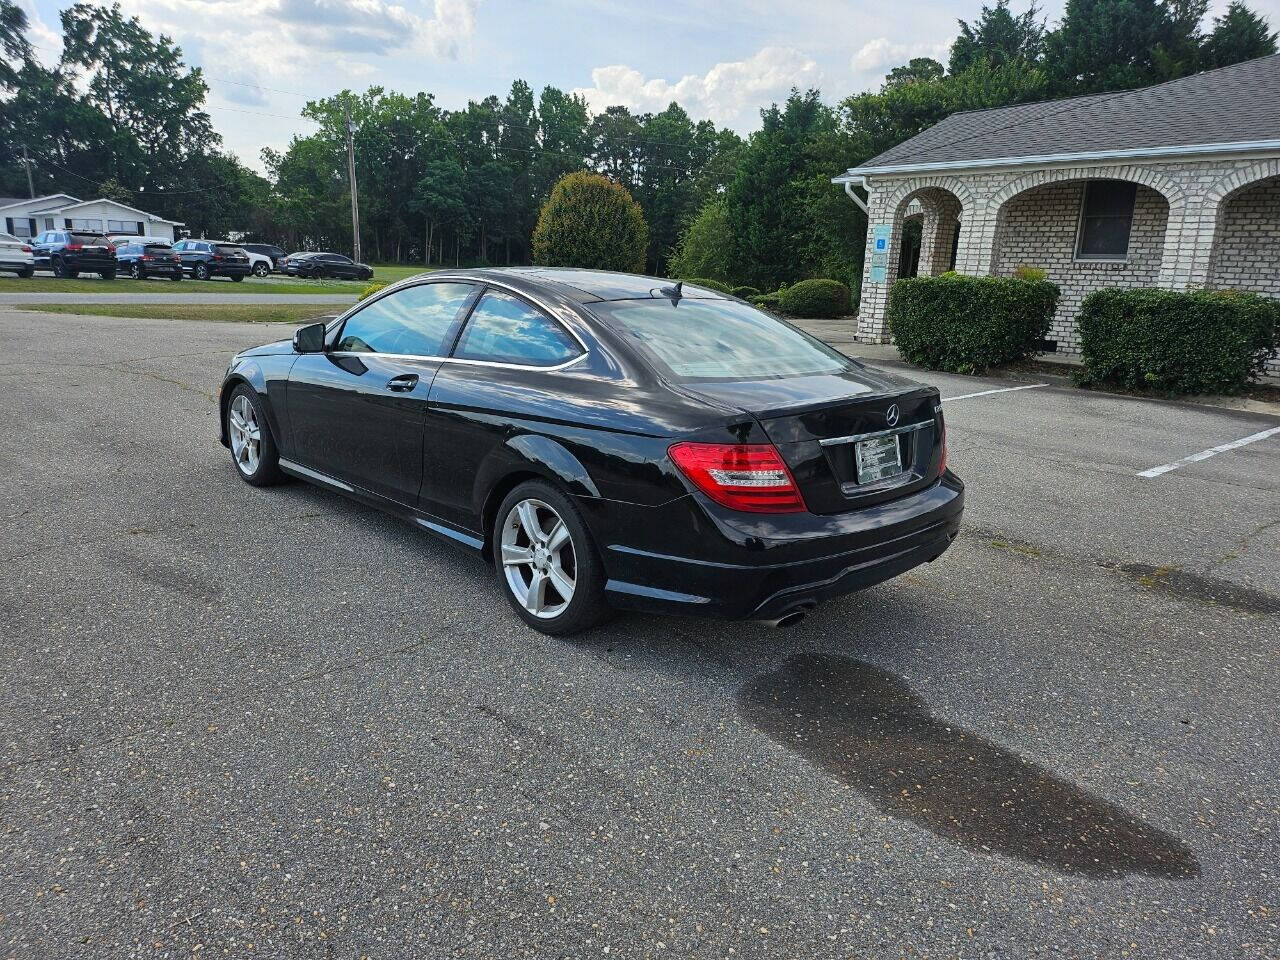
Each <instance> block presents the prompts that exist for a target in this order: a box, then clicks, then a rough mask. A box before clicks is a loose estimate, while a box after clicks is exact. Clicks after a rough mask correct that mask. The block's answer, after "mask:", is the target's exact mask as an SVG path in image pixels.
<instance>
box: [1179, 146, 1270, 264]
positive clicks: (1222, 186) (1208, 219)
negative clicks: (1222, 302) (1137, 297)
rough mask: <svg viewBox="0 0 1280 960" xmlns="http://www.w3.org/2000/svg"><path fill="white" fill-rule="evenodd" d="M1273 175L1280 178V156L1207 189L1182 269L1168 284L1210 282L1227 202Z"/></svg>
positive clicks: (1187, 242) (1234, 173)
mask: <svg viewBox="0 0 1280 960" xmlns="http://www.w3.org/2000/svg"><path fill="white" fill-rule="evenodd" d="M1272 177H1280V158H1276V157H1272V158H1270V159H1268V160H1257V161H1254V162H1253V163H1250V164H1248V165H1247V166H1244V167H1239V168H1238V169H1235V170H1232V171H1231V172H1230V173H1228V174H1226V175H1225V176H1223V177H1222V178H1221V179H1219V180H1218V181H1217V182H1216V183H1215V184H1214V185H1213V186H1212V187H1210V188H1209V189H1208V190H1206V191H1205V193H1204V197H1203V198H1202V199H1201V201H1200V205H1199V209H1198V210H1197V212H1196V219H1195V224H1194V226H1195V230H1194V232H1192V231H1191V230H1190V229H1188V231H1187V236H1186V238H1185V242H1184V244H1183V247H1182V250H1181V251H1180V254H1181V258H1182V260H1181V264H1180V266H1181V268H1182V269H1181V270H1180V271H1179V272H1178V273H1177V274H1176V275H1175V276H1173V277H1171V282H1170V283H1169V284H1168V285H1169V286H1171V287H1174V288H1182V287H1203V286H1207V285H1208V283H1209V278H1210V276H1211V275H1212V273H1213V264H1214V258H1215V256H1216V254H1217V249H1218V246H1219V244H1218V240H1219V237H1220V236H1221V234H1222V218H1223V213H1224V211H1225V208H1226V205H1227V203H1228V202H1229V201H1230V199H1231V198H1232V197H1233V196H1234V195H1235V194H1237V193H1239V192H1240V191H1241V190H1244V189H1246V188H1248V187H1251V186H1253V185H1254V184H1255V183H1258V182H1259V181H1261V180H1269V179H1271V178H1272ZM1189 226H1190V225H1189ZM1161 279H1163V276H1162V278H1161Z"/></svg>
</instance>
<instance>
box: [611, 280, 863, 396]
mask: <svg viewBox="0 0 1280 960" xmlns="http://www.w3.org/2000/svg"><path fill="white" fill-rule="evenodd" d="M590 309H591V310H592V311H593V312H594V313H597V314H599V315H600V316H601V317H602V318H603V319H604V320H605V322H606V323H609V324H611V325H612V326H613V328H614V329H615V330H617V331H618V332H619V333H622V334H623V335H625V336H627V337H629V338H630V339H631V340H632V341H633V342H634V343H636V344H637V345H638V346H639V347H640V349H641V351H642V352H643V353H644V354H645V355H646V356H647V357H648V358H649V359H650V361H651V362H653V363H655V364H656V365H657V366H658V368H659V370H660V371H662V372H664V373H666V374H669V375H670V376H672V377H674V378H675V379H677V380H763V379H769V378H775V377H799V376H806V375H810V374H817V373H839V372H841V371H844V370H848V369H849V368H850V367H852V366H853V362H852V361H850V360H849V358H848V357H846V356H844V355H843V354H841V353H838V352H837V351H835V350H833V349H831V348H830V347H828V346H827V345H826V344H824V343H822V342H821V341H818V340H815V339H814V338H813V337H810V336H809V335H808V334H806V333H802V332H801V331H799V330H796V329H795V328H794V327H791V326H788V325H787V324H785V323H783V322H782V321H780V320H777V319H776V318H774V317H771V316H769V315H768V314H767V313H764V312H762V311H760V310H757V309H755V308H754V307H751V306H748V305H747V304H745V303H738V302H737V301H734V300H694V299H690V298H688V297H686V298H684V299H681V300H678V301H677V302H676V303H674V304H673V303H672V302H671V301H670V300H668V299H665V298H662V299H653V300H615V301H611V302H606V303H593V304H591V306H590Z"/></svg>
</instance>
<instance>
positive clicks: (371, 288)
mask: <svg viewBox="0 0 1280 960" xmlns="http://www.w3.org/2000/svg"><path fill="white" fill-rule="evenodd" d="M385 286H386V284H385V283H371V284H369V285H368V286H367V287H365V288H364V289H363V290H361V291H360V296H359V297H357V298H356V302H357V303H359V302H360V301H361V300H365V299H368V298H369V297H372V296H373V295H374V294H375V293H377V292H378V291H379V290H381V289H382V288H383V287H385Z"/></svg>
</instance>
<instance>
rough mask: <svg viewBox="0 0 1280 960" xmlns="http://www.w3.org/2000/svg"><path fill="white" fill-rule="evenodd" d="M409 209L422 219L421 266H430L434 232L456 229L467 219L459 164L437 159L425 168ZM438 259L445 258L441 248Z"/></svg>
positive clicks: (434, 239)
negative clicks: (451, 227)
mask: <svg viewBox="0 0 1280 960" xmlns="http://www.w3.org/2000/svg"><path fill="white" fill-rule="evenodd" d="M409 207H410V209H412V210H416V211H417V212H418V213H421V214H422V217H423V226H424V230H423V261H422V262H423V264H425V265H427V266H430V264H431V251H432V250H433V249H434V248H435V244H436V230H437V229H438V228H439V227H440V226H441V225H442V224H453V225H454V226H456V225H457V224H459V223H460V222H462V221H463V220H464V219H465V218H466V214H467V202H466V174H465V173H464V172H463V170H462V165H461V164H460V163H458V161H457V160H456V159H455V158H453V157H451V156H441V157H438V158H437V159H436V160H435V162H433V163H430V164H428V165H427V169H426V171H425V172H424V173H423V174H422V179H420V180H419V181H418V183H417V185H416V186H415V187H414V189H413V197H412V199H411V200H410V201H409ZM440 259H441V261H443V259H444V248H443V244H442V245H441V250H440Z"/></svg>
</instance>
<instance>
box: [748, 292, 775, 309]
mask: <svg viewBox="0 0 1280 960" xmlns="http://www.w3.org/2000/svg"><path fill="white" fill-rule="evenodd" d="M748 299H750V301H751V302H752V303H754V304H755V305H756V306H757V307H763V308H764V309H765V310H772V311H774V312H775V313H776V312H777V311H778V310H779V309H780V308H779V307H778V294H777V293H776V292H775V293H762V294H760V295H758V296H755V297H749V298H748Z"/></svg>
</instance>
